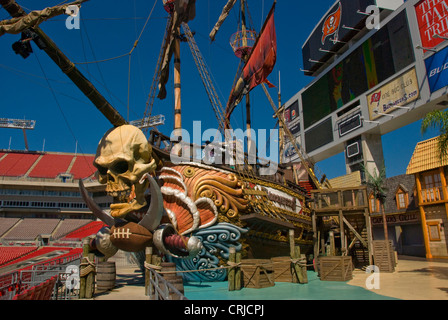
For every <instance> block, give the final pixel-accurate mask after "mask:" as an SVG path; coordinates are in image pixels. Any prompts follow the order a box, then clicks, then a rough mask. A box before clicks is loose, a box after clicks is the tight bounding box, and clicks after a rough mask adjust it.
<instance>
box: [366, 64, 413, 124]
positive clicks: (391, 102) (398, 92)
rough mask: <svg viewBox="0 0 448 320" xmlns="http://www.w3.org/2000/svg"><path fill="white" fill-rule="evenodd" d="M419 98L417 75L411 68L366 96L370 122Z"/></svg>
mask: <svg viewBox="0 0 448 320" xmlns="http://www.w3.org/2000/svg"><path fill="white" fill-rule="evenodd" d="M419 96H420V89H419V87H418V81H417V73H416V71H415V68H412V69H411V70H410V71H408V72H406V73H404V74H403V75H401V76H399V77H398V78H395V79H394V80H393V81H391V82H389V83H388V84H386V85H384V86H382V87H381V88H379V89H378V90H375V91H374V92H372V93H371V94H369V95H368V96H367V104H368V106H369V114H370V120H375V119H378V118H380V117H382V116H384V115H385V114H388V113H390V112H392V111H393V110H395V109H397V108H398V107H400V106H404V105H406V104H408V103H411V102H413V101H415V100H417V99H418V97H419Z"/></svg>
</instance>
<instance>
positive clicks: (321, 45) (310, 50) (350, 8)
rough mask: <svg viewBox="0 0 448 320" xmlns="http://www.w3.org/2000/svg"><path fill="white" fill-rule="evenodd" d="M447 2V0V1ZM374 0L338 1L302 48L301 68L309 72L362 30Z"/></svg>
mask: <svg viewBox="0 0 448 320" xmlns="http://www.w3.org/2000/svg"><path fill="white" fill-rule="evenodd" d="M447 1H448V0H447ZM375 4H376V2H375V0H340V1H338V2H337V3H336V4H335V5H334V6H333V7H332V8H331V9H330V10H329V11H328V12H327V13H326V15H325V16H324V17H323V18H322V20H321V21H320V22H319V24H318V25H317V26H316V27H315V29H314V31H313V32H312V33H311V35H310V36H309V38H308V40H307V41H306V42H305V44H304V45H303V47H302V55H303V66H304V69H305V70H311V69H312V68H313V67H314V66H315V65H316V63H318V62H315V61H320V60H321V59H322V58H323V57H325V56H326V55H328V54H329V52H333V51H337V48H338V47H341V46H342V45H343V44H344V43H345V42H347V41H348V40H349V38H351V37H353V36H354V35H355V34H356V32H355V31H354V30H356V29H363V27H364V26H361V25H360V24H361V23H365V22H364V20H365V16H364V15H362V14H359V13H358V11H360V12H365V11H366V9H367V7H368V6H370V5H375Z"/></svg>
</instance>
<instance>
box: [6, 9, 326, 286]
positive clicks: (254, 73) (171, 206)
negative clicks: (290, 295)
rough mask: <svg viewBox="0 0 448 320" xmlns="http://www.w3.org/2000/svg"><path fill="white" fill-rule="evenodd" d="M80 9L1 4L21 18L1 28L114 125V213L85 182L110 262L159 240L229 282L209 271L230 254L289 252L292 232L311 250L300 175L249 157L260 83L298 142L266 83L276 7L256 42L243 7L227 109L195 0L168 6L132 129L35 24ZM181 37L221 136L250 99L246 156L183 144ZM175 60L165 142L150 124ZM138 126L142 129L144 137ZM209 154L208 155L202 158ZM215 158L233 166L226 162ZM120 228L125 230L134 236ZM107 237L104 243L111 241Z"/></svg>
mask: <svg viewBox="0 0 448 320" xmlns="http://www.w3.org/2000/svg"><path fill="white" fill-rule="evenodd" d="M82 2H84V1H76V2H75V3H72V4H66V5H63V6H58V7H56V8H50V9H46V10H44V11H42V12H34V13H32V14H27V13H26V12H25V11H24V10H23V9H22V8H21V7H20V6H19V5H18V4H17V3H16V2H15V1H13V0H0V4H1V5H2V6H3V7H4V8H5V9H6V10H7V11H8V12H9V13H10V15H11V16H12V17H13V18H14V19H13V20H11V21H8V22H6V23H5V22H4V23H3V24H2V25H0V27H2V28H3V29H2V30H6V32H8V31H9V32H12V33H20V32H27V33H28V34H29V35H30V37H28V41H30V39H32V40H34V41H35V42H36V43H38V44H39V47H40V48H41V49H42V50H44V51H45V52H46V53H47V54H48V55H49V56H50V58H52V59H53V61H54V62H55V63H56V64H57V65H58V66H59V67H60V68H61V70H62V71H63V72H64V73H65V74H66V75H67V76H68V77H69V78H70V79H71V80H72V81H73V82H74V83H75V84H76V85H77V86H78V88H79V89H80V90H81V91H82V92H83V93H84V94H85V95H86V96H87V97H88V98H89V99H90V100H91V101H92V103H93V104H94V105H95V106H96V107H97V108H98V110H99V111H100V112H101V113H102V114H103V115H104V116H105V117H106V118H107V119H108V120H109V121H110V123H111V124H112V125H113V126H114V129H112V130H110V131H109V132H107V133H106V135H105V136H104V137H103V139H102V140H101V142H100V144H99V147H98V153H97V157H96V159H95V166H96V167H97V168H98V180H99V182H100V183H102V184H105V185H106V191H107V192H108V194H109V195H111V196H112V197H113V204H112V205H111V212H110V213H106V212H104V211H103V210H102V209H101V208H99V207H98V206H97V205H96V204H95V203H94V202H93V201H92V199H90V198H89V196H88V194H87V192H86V190H85V188H84V185H83V183H82V181H80V188H81V191H82V195H83V197H84V199H85V201H86V203H87V204H88V206H89V208H91V210H92V212H93V213H94V214H95V215H96V216H97V217H98V218H99V219H101V220H103V221H104V222H105V223H106V224H107V225H108V226H109V229H107V230H106V231H104V230H103V231H102V234H101V236H100V235H98V236H97V239H96V240H95V242H94V243H93V244H92V245H93V246H96V247H97V249H98V250H99V251H100V252H103V253H105V255H107V256H110V255H113V252H114V249H117V248H119V249H124V250H127V251H141V250H142V249H144V247H145V246H146V245H151V244H152V243H154V244H155V246H156V248H157V249H158V250H159V251H160V252H161V253H163V254H166V256H167V257H169V259H171V260H173V261H175V262H176V264H177V265H178V269H182V270H201V269H204V271H203V272H196V273H192V274H186V277H187V278H189V279H194V280H206V281H207V280H224V279H225V277H226V271H225V269H221V270H213V271H207V270H209V269H213V268H214V267H219V266H220V265H221V264H222V263H223V261H224V260H227V259H228V255H229V249H230V247H235V248H236V250H237V251H242V252H243V254H244V256H246V257H249V258H271V257H275V256H282V255H289V248H290V243H289V240H290V239H289V237H288V235H289V234H291V230H293V231H294V233H293V234H294V242H295V244H294V245H300V246H302V248H303V250H302V253H311V252H312V244H313V243H312V225H311V217H310V210H309V208H308V207H307V200H308V194H307V190H306V189H304V188H303V187H301V186H300V185H299V184H298V183H297V181H294V179H291V178H288V176H289V177H293V175H292V174H289V175H288V170H291V169H289V168H288V166H285V165H282V164H281V163H280V164H276V166H275V168H278V169H277V170H276V171H275V173H274V174H270V175H262V173H263V172H265V171H266V170H267V171H269V168H271V169H272V166H273V164H272V163H269V162H268V161H265V160H264V159H260V158H258V157H257V156H256V155H255V156H254V155H253V153H252V150H254V149H255V147H254V146H251V139H250V132H251V130H250V129H251V122H250V111H249V110H250V107H251V105H250V96H249V92H250V91H251V90H252V89H254V88H256V87H257V86H261V87H262V88H263V90H264V92H265V93H266V95H267V96H268V98H269V99H270V103H271V105H272V107H273V109H274V112H275V113H276V116H277V118H278V120H279V122H280V123H281V124H282V126H283V129H284V133H281V134H282V135H283V134H285V135H286V136H287V138H289V139H290V141H295V139H294V138H293V137H292V135H291V133H290V132H289V130H288V129H287V127H286V126H285V124H284V121H283V115H282V114H281V112H280V111H279V110H280V108H279V107H281V103H280V105H279V106H276V105H275V104H274V102H273V101H272V99H271V98H270V96H269V93H268V91H267V89H266V86H265V84H266V83H267V84H269V82H268V81H267V77H268V75H269V74H270V73H271V71H272V70H273V68H274V65H275V61H276V52H277V48H276V34H275V23H274V12H275V2H274V4H273V7H272V9H271V11H270V12H269V14H268V16H267V18H266V22H265V24H264V26H263V28H262V30H261V32H260V34H259V35H258V36H257V35H256V33H255V31H253V30H248V29H247V28H246V22H245V13H246V8H247V7H246V1H245V0H241V21H242V23H241V29H240V30H238V32H237V33H235V35H234V36H233V37H232V40H231V43H232V46H233V49H234V52H235V54H236V55H237V56H238V57H239V58H241V63H240V66H239V68H238V72H237V77H236V80H235V83H234V86H233V90H232V92H231V94H230V98H229V101H228V103H227V105H226V108H225V109H224V108H223V106H222V105H221V103H220V101H219V98H218V96H217V94H216V90H215V88H214V86H213V83H212V81H211V77H210V74H209V72H208V69H207V67H206V64H205V63H204V60H203V57H202V55H201V53H200V51H199V48H198V46H197V44H196V41H195V39H194V35H193V33H192V32H191V30H190V29H189V27H188V21H190V20H192V19H193V18H194V17H195V5H196V3H195V2H196V1H195V0H164V1H163V4H164V7H165V9H166V11H167V12H168V13H169V15H170V17H169V19H168V23H167V27H166V34H165V36H164V42H163V44H162V50H161V52H160V58H159V62H158V63H157V69H156V73H155V74H156V76H155V77H154V80H153V85H152V87H151V92H150V95H149V103H148V105H147V110H146V111H145V117H144V120H142V121H141V123H139V122H137V123H133V124H134V125H135V126H131V125H129V124H128V123H127V121H125V120H124V118H123V117H122V116H121V115H120V114H119V113H118V112H117V110H116V109H114V107H113V106H112V105H111V104H110V103H109V102H108V101H107V100H106V99H105V98H104V97H103V96H102V95H101V93H100V92H99V91H98V90H97V89H96V88H95V87H94V86H93V85H92V83H90V82H89V80H87V79H86V78H85V77H84V76H83V75H82V74H81V72H80V71H79V70H78V69H77V68H76V66H75V65H74V64H73V63H72V62H71V61H70V60H69V59H68V58H67V57H66V56H65V55H64V54H63V53H62V52H61V51H60V50H59V49H58V47H57V46H56V44H55V43H54V42H53V41H52V40H51V39H50V38H49V37H48V36H47V35H46V34H45V33H44V32H43V31H42V30H41V29H40V28H39V26H38V24H39V23H41V22H42V21H44V20H45V19H48V18H51V17H53V16H55V15H57V14H62V13H64V12H65V11H66V10H67V6H68V5H79V4H80V3H82ZM236 2H237V0H230V1H228V3H227V4H226V6H225V7H224V9H223V11H222V15H221V16H220V18H219V21H218V22H217V24H216V26H215V27H214V28H213V30H212V32H211V34H210V37H211V39H212V40H213V39H214V38H215V36H216V34H217V32H218V30H219V28H220V26H221V25H222V23H223V22H224V21H225V19H226V17H227V16H228V14H229V11H230V10H231V9H232V7H234V6H235V4H236ZM181 30H182V31H183V33H181ZM181 39H183V40H185V41H186V42H188V45H189V46H190V49H191V51H192V54H193V57H194V59H195V62H196V65H197V68H198V70H199V72H200V74H201V77H202V80H203V84H204V86H205V88H206V91H207V94H208V97H209V99H210V102H211V105H212V107H213V110H214V112H215V115H216V117H217V120H218V125H219V127H220V131H221V133H222V136H224V137H227V134H228V131H229V129H231V127H230V117H231V114H232V111H233V110H234V108H235V106H236V105H237V104H239V103H240V102H241V101H242V100H243V98H244V97H245V98H246V106H247V110H248V111H247V128H246V129H247V132H248V135H249V136H248V148H247V152H243V151H244V150H243V151H241V150H242V148H241V146H240V145H239V144H238V141H236V140H235V139H234V138H233V139H232V138H231V139H226V140H225V142H223V143H221V144H219V145H217V144H213V143H211V144H210V145H204V146H195V145H190V144H185V143H183V142H182V131H181V129H182V122H181V103H180V90H181V86H180V78H181V77H180V76H181V75H180V45H181ZM172 56H174V64H175V67H174V91H175V111H174V112H175V128H174V129H175V131H174V133H175V136H176V137H177V138H178V139H177V140H176V141H173V139H172V136H173V135H171V137H168V136H165V135H163V134H162V133H160V132H159V131H158V130H157V129H154V130H152V131H150V132H148V130H147V128H146V127H145V122H146V121H147V120H148V119H151V116H152V115H151V112H152V104H153V103H154V100H155V97H156V94H157V92H158V94H157V96H158V98H160V99H163V98H164V97H165V96H166V84H167V81H168V74H169V64H170V62H171V60H172ZM279 101H280V99H279ZM145 119H146V120H145ZM136 126H139V127H141V128H143V129H142V130H143V132H142V131H141V130H139V129H137V128H136ZM145 133H146V134H147V135H148V136H149V138H148V139H146V138H145V137H146V136H145V135H144V134H145ZM118 137H120V138H118ZM123 137H125V139H123ZM294 147H295V149H296V152H297V154H299V155H301V154H302V153H301V151H300V148H299V146H297V145H295V144H294ZM203 154H205V155H206V157H202V156H201V155H203ZM207 155H208V156H207ZM210 155H212V157H209V156H210ZM238 156H239V158H238ZM217 159H221V160H223V159H227V160H228V161H225V163H223V161H217ZM301 159H302V160H303V161H302V162H303V167H304V168H305V169H306V172H307V173H308V175H309V178H310V180H311V182H312V183H313V184H314V187H318V188H319V187H320V186H321V184H320V182H319V181H318V180H317V178H316V176H315V175H314V173H313V170H312V168H311V167H310V166H309V164H308V163H307V162H306V161H305V160H304V159H303V158H302V157H301ZM271 173H272V172H271ZM156 180H157V182H156ZM131 224H132V225H131ZM123 226H125V227H126V226H127V229H124V228H123ZM142 228H143V229H142ZM130 229H131V233H133V232H134V233H135V234H138V233H140V234H142V235H143V238H144V239H143V240H142V239H140V240H135V239H134V242H132V239H131V243H129V241H127V242H126V236H127V239H129V238H130V233H129V230H130ZM125 230H127V231H125ZM104 232H106V233H107V237H104ZM131 238H132V236H131ZM108 239H110V241H109V242H108V241H107V240H108ZM139 241H140V242H139ZM137 242H139V243H137ZM111 248H112V249H111ZM186 257H188V259H185V258H186Z"/></svg>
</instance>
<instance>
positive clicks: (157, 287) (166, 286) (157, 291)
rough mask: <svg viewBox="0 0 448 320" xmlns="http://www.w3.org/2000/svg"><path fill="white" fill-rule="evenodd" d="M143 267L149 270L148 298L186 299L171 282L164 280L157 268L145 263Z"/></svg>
mask: <svg viewBox="0 0 448 320" xmlns="http://www.w3.org/2000/svg"><path fill="white" fill-rule="evenodd" d="M145 269H146V270H148V271H149V288H146V290H147V291H148V292H147V293H148V295H149V299H150V300H188V299H187V298H186V297H185V296H184V295H183V294H182V293H181V292H180V291H179V290H177V289H176V288H175V287H174V286H173V284H171V283H170V282H169V281H167V280H165V279H164V278H163V277H162V276H161V275H160V273H159V272H157V270H155V269H153V268H151V267H149V266H148V265H145Z"/></svg>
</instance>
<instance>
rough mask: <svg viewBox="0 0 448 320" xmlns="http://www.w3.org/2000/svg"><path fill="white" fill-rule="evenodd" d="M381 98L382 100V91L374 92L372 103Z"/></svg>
mask: <svg viewBox="0 0 448 320" xmlns="http://www.w3.org/2000/svg"><path fill="white" fill-rule="evenodd" d="M380 100H381V91H380V92H376V93H374V94H372V98H371V101H370V103H374V102H380Z"/></svg>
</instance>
